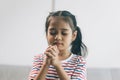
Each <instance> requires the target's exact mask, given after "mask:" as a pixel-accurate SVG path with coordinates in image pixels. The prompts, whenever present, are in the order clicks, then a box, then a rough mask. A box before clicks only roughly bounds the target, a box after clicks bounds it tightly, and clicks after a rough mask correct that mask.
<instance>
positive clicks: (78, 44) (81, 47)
mask: <svg viewBox="0 0 120 80" xmlns="http://www.w3.org/2000/svg"><path fill="white" fill-rule="evenodd" d="M76 30H77V36H76V39H75V40H74V41H73V42H72V44H71V45H72V47H71V52H72V53H73V54H76V55H80V56H83V57H86V55H87V47H86V46H85V44H84V43H83V42H82V34H81V30H80V28H79V27H76Z"/></svg>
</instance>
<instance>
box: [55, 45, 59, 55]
mask: <svg viewBox="0 0 120 80" xmlns="http://www.w3.org/2000/svg"><path fill="white" fill-rule="evenodd" d="M55 51H56V53H58V54H59V50H58V48H57V46H56V45H55Z"/></svg>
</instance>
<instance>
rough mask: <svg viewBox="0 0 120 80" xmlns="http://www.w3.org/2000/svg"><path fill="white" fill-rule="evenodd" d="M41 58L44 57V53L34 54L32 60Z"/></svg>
mask: <svg viewBox="0 0 120 80" xmlns="http://www.w3.org/2000/svg"><path fill="white" fill-rule="evenodd" d="M43 58H44V54H37V55H34V60H40V59H43Z"/></svg>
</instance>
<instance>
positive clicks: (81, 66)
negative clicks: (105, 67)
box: [71, 56, 87, 80]
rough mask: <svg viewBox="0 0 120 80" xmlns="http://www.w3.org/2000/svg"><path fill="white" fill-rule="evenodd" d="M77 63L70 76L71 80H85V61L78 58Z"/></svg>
mask: <svg viewBox="0 0 120 80" xmlns="http://www.w3.org/2000/svg"><path fill="white" fill-rule="evenodd" d="M77 63H78V64H77V67H76V68H75V70H74V73H73V74H72V76H71V80H87V78H86V77H87V71H86V60H85V59H84V58H83V57H81V56H79V57H78V60H77Z"/></svg>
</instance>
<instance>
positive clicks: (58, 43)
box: [53, 42, 63, 45]
mask: <svg viewBox="0 0 120 80" xmlns="http://www.w3.org/2000/svg"><path fill="white" fill-rule="evenodd" d="M62 44H63V43H61V42H54V43H53V45H62Z"/></svg>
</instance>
